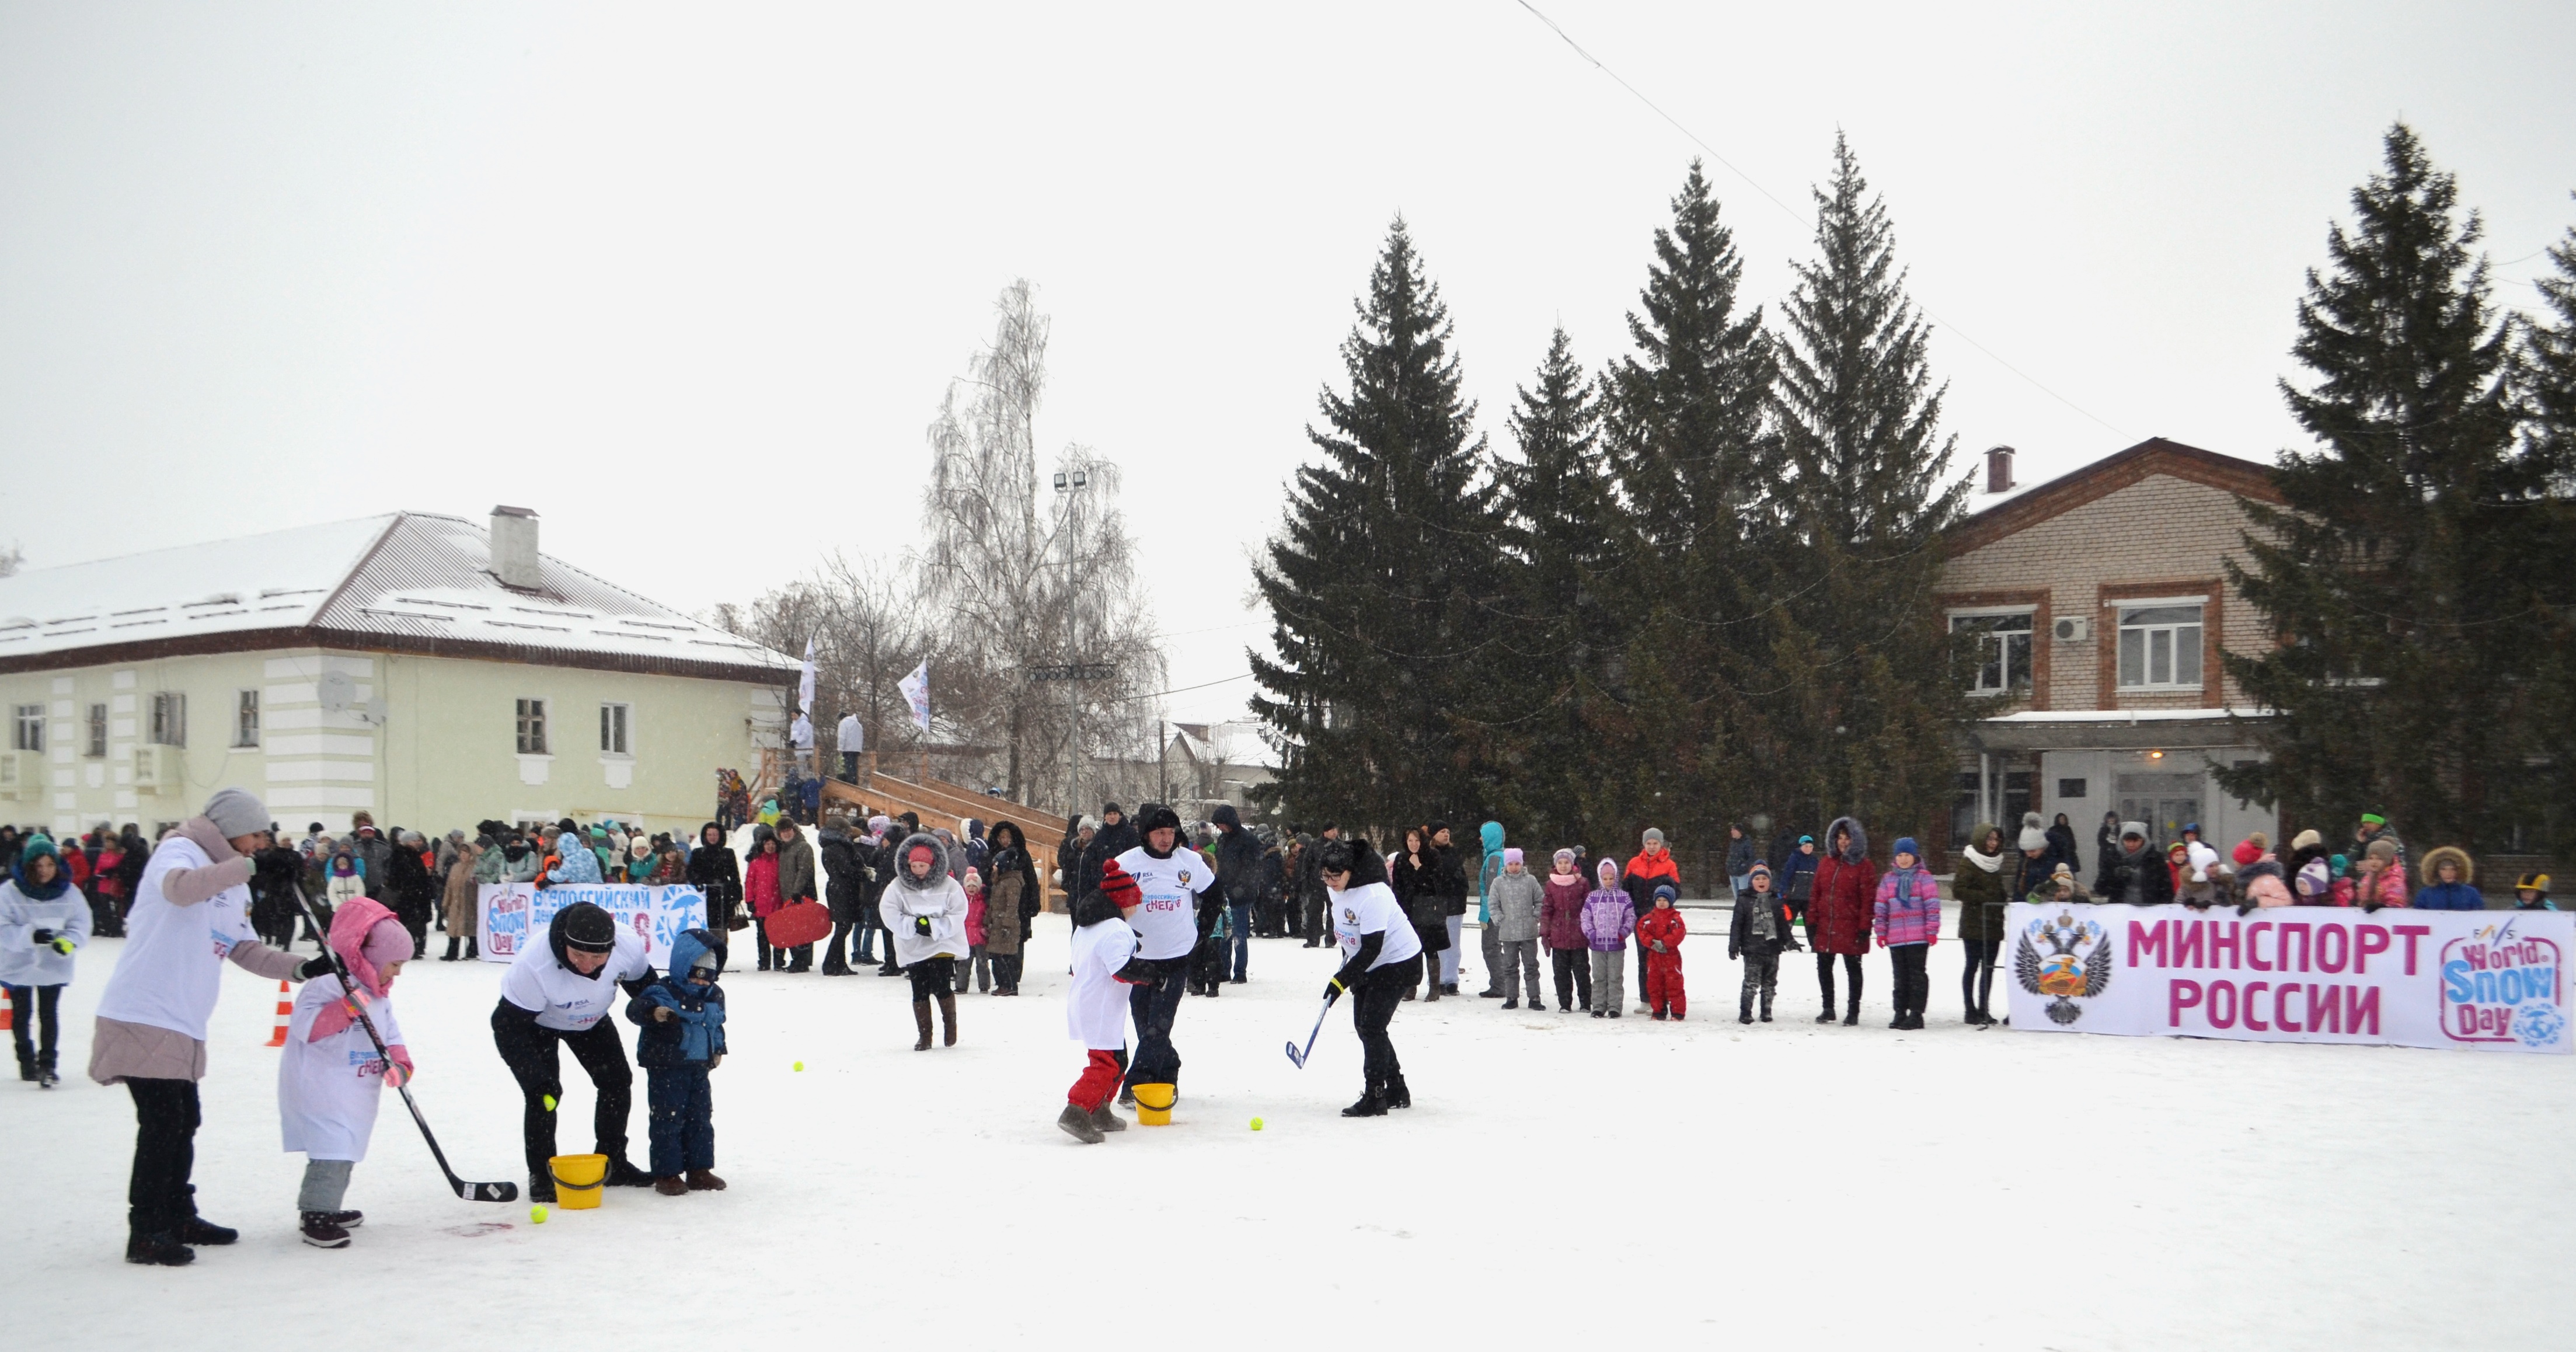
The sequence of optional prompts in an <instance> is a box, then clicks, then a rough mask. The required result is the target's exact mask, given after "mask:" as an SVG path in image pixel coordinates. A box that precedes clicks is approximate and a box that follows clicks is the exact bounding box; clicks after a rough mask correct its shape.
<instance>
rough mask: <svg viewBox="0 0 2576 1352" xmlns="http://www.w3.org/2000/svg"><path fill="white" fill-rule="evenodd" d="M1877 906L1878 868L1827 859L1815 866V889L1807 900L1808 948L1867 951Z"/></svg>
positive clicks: (1855, 952) (1876, 866) (1839, 951)
mask: <svg viewBox="0 0 2576 1352" xmlns="http://www.w3.org/2000/svg"><path fill="white" fill-rule="evenodd" d="M1877 905H1878V865H1876V864H1873V863H1871V862H1869V860H1868V859H1867V858H1866V857H1864V858H1862V859H1861V861H1860V862H1859V863H1856V864H1853V863H1845V862H1844V861H1842V860H1840V859H1834V858H1827V859H1825V860H1824V861H1822V862H1821V863H1818V864H1817V865H1816V884H1815V889H1814V891H1813V892H1812V893H1810V895H1809V897H1808V900H1807V946H1808V947H1809V948H1812V949H1814V950H1816V951H1817V952H1819V953H1842V954H1857V953H1867V952H1868V951H1869V932H1870V925H1871V923H1872V921H1873V920H1875V919H1876V916H1875V911H1876V908H1877Z"/></svg>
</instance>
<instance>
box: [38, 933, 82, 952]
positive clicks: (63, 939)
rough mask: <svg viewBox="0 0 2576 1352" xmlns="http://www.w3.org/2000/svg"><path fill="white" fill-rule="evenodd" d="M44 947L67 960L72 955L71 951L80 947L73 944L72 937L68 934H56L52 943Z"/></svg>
mask: <svg viewBox="0 0 2576 1352" xmlns="http://www.w3.org/2000/svg"><path fill="white" fill-rule="evenodd" d="M46 947H48V948H51V949H52V950H54V951H55V952H57V953H60V954H62V955H63V956H64V957H66V958H68V957H70V956H71V955H72V950H73V949H75V948H78V947H80V945H79V944H76V943H73V942H72V936H70V935H68V934H57V935H55V936H54V939H53V942H52V943H50V944H47V945H46Z"/></svg>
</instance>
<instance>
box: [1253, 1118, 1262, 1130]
mask: <svg viewBox="0 0 2576 1352" xmlns="http://www.w3.org/2000/svg"><path fill="white" fill-rule="evenodd" d="M1252 1129H1253V1130H1254V1131H1259V1130H1261V1119H1260V1118H1257V1117H1256V1118H1254V1119H1252Z"/></svg>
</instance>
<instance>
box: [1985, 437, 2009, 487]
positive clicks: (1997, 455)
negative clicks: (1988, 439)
mask: <svg viewBox="0 0 2576 1352" xmlns="http://www.w3.org/2000/svg"><path fill="white" fill-rule="evenodd" d="M2012 460H2013V448H2012V447H2010V446H1997V447H1995V448H1994V449H1993V450H1990V451H1988V452H1986V491H1987V492H1989V493H2009V492H2011V491H2012V486H2013V476H2012Z"/></svg>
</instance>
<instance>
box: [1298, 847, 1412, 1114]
mask: <svg viewBox="0 0 2576 1352" xmlns="http://www.w3.org/2000/svg"><path fill="white" fill-rule="evenodd" d="M1316 872H1317V873H1318V875H1320V876H1321V877H1322V878H1323V881H1324V894H1325V900H1326V903H1327V909H1328V910H1329V912H1330V914H1331V916H1332V923H1333V937H1334V938H1335V939H1337V940H1339V941H1340V943H1341V949H1342V968H1341V970H1340V971H1338V972H1335V973H1333V979H1332V980H1330V981H1328V982H1326V983H1324V1000H1325V1003H1327V1004H1330V1003H1331V1002H1333V1001H1335V1000H1338V999H1340V998H1341V997H1342V992H1344V991H1349V992H1351V993H1352V1000H1351V1027H1352V1028H1353V1029H1354V1030H1355V1031H1357V1032H1358V1033H1359V1035H1360V1054H1361V1071H1362V1075H1363V1078H1364V1079H1365V1081H1366V1088H1364V1089H1363V1090H1362V1091H1361V1093H1360V1101H1359V1102H1357V1103H1354V1104H1352V1105H1351V1106H1349V1107H1347V1108H1344V1109H1343V1110H1342V1116H1344V1117H1384V1116H1386V1110H1387V1109H1389V1108H1410V1107H1412V1106H1413V1091H1412V1090H1411V1089H1408V1088H1406V1087H1405V1083H1404V1067H1403V1066H1402V1065H1400V1064H1398V1063H1397V1061H1396V1059H1395V1043H1394V1042H1393V1041H1392V1040H1391V1039H1389V1038H1388V1036H1387V1031H1386V1030H1387V1025H1388V1024H1389V1023H1390V1022H1392V1021H1393V1020H1394V1018H1395V1007H1396V1006H1397V1005H1398V1004H1400V1003H1402V1002H1403V1000H1404V990H1405V987H1406V986H1407V985H1409V984H1411V981H1412V976H1411V974H1412V973H1413V972H1414V971H1415V970H1416V969H1417V967H1418V965H1419V963H1420V961H1421V958H1422V936H1421V935H1420V934H1419V933H1417V932H1415V930H1414V928H1413V922H1412V921H1410V920H1409V919H1407V918H1406V917H1405V914H1404V904H1403V903H1402V902H1399V901H1397V900H1396V899H1395V890H1394V889H1393V888H1390V887H1388V886H1387V885H1386V865H1385V863H1384V861H1382V860H1380V859H1379V858H1378V854H1377V851H1376V850H1374V849H1371V848H1369V844H1368V842H1367V841H1364V840H1355V841H1352V842H1350V843H1348V844H1345V843H1343V842H1341V841H1338V840H1336V841H1332V842H1330V843H1328V844H1326V845H1325V846H1323V858H1322V859H1321V861H1319V863H1318V864H1317V868H1316Z"/></svg>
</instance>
